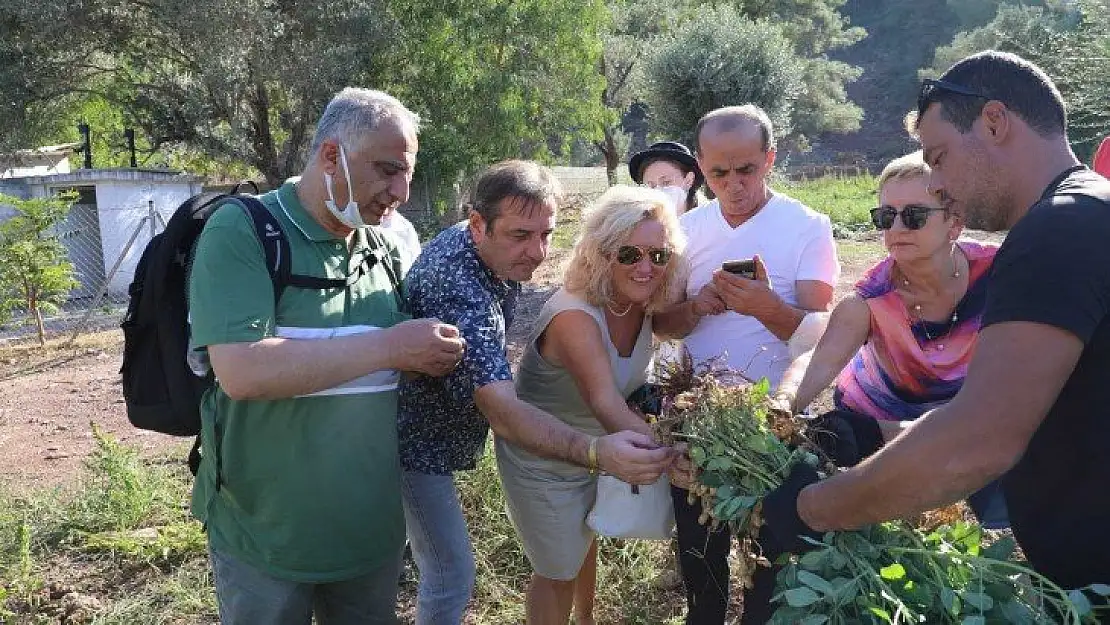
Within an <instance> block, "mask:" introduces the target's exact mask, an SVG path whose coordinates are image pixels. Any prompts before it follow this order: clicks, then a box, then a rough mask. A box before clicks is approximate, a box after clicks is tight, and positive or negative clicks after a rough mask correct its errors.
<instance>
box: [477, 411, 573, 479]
mask: <svg viewBox="0 0 1110 625" xmlns="http://www.w3.org/2000/svg"><path fill="white" fill-rule="evenodd" d="M478 407H479V409H480V410H481V411H482V414H483V415H485V417H486V419H487V420H488V421H489V424H490V427H491V428H493V432H494V433H495V434H497V435H498V436H500V437H501V438H504V439H505V440H507V441H509V442H510V443H512V444H514V445H517V446H519V447H523V448H524V449H526V450H528V451H529V452H531V453H533V454H536V455H537V456H540V457H543V458H550V459H553V460H562V461H564V462H569V463H572V464H576V465H578V466H581V467H585V466H589V458H588V454H589V447H590V440H591V439H592V438H593V437H592V436H590V435H588V434H585V433H583V432H580V431H578V430H576V429H574V428H572V427H570V426H569V425H567V424H566V423H563V422H562V421H560V420H559V419H557V418H555V417H554V416H552V415H550V414H548V413H546V412H544V411H543V410H540V409H539V408H536V407H535V406H533V405H532V404H529V403H528V402H526V401H524V400H522V399H519V398H517V397H515V396H513V397H506V396H504V395H499V396H498V397H496V399H493V400H487V401H480V402H479V405H478Z"/></svg>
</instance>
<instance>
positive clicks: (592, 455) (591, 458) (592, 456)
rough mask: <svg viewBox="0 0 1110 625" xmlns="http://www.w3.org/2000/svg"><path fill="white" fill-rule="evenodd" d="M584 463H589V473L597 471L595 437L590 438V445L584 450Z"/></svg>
mask: <svg viewBox="0 0 1110 625" xmlns="http://www.w3.org/2000/svg"><path fill="white" fill-rule="evenodd" d="M586 463H587V464H588V465H589V468H590V473H597V437H596V436H595V437H593V438H591V439H590V446H589V448H587V450H586Z"/></svg>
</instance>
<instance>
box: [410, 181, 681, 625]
mask: <svg viewBox="0 0 1110 625" xmlns="http://www.w3.org/2000/svg"><path fill="white" fill-rule="evenodd" d="M559 195H560V189H559V183H558V181H557V180H556V179H555V177H554V175H553V174H552V173H551V171H550V170H548V169H547V168H545V167H543V166H541V165H538V164H536V163H532V162H527V161H505V162H502V163H498V164H496V165H493V166H492V167H490V168H489V169H487V170H486V171H485V172H483V173H482V174H481V175H480V176H479V178H478V180H477V182H476V183H475V186H474V191H473V193H472V196H471V201H470V203H469V205H468V207H467V208H468V211H469V218H468V220H467V221H464V222H462V223H459V224H456V225H455V226H452V227H450V228H447V229H446V230H444V231H443V232H441V233H440V234H439V235H438V236H437V237H436V238H435V239H433V240H432V241H431V242H429V243H428V245H427V246H426V247H425V248H424V251H423V252H422V253H421V255H420V257H419V258H418V259H417V261H416V264H414V265H413V267H412V270H411V271H410V272H409V274H408V277H407V279H406V281H405V284H406V289H407V291H408V295H409V303H410V306H411V308H412V311H411V312H412V314H413V316H415V317H428V318H436V319H439V320H441V321H443V322H445V323H451V324H453V325H455V326H456V327H457V328H458V329H459V332H460V333H461V334H462V336H463V338H464V339H465V340H466V353H465V356H464V358H463V360H462V362H460V363H459V365H458V366H457V367H456V368H455V369H454V371H453V372H452V373H450V374H448V375H447V376H444V377H441V378H432V377H429V376H424V375H416V376H413V377H410V378H408V379H406V380H405V381H403V382H402V384H401V398H400V404H399V408H398V438H399V445H400V455H401V466H402V469H403V470H404V474H403V478H402V495H403V500H404V506H405V521H406V524H407V526H408V536H409V542H410V544H411V545H412V550H413V554H414V556H415V558H416V564H417V567H418V568H419V569H420V575H421V580H420V591H419V596H418V602H417V611H416V622H417V625H443V624H449V625H457V624H458V623H460V622H462V620H463V615H464V613H465V610H466V604H467V602H468V601H469V599H470V594H471V591H472V589H473V586H474V574H475V571H474V555H473V552H472V550H471V546H470V538H469V536H468V535H467V528H466V520H465V519H464V517H463V512H462V506H461V505H460V503H459V497H458V493H457V492H456V490H455V485H454V479H453V473H454V472H455V471H461V470H466V469H473V468H474V467H475V466H476V464H477V461H478V458H479V457H480V456H481V454H482V451H483V447H484V445H485V441H486V437H487V434H488V432H489V428H490V427H492V428H493V430H494V432H495V433H496V434H497V435H498V436H501V437H503V438H505V439H507V440H509V441H511V442H512V443H514V444H516V445H518V446H521V447H524V448H526V449H528V450H529V451H531V452H533V453H535V454H537V455H541V456H544V457H549V458H557V459H560V460H564V461H566V462H571V463H575V464H578V465H580V466H584V467H590V468H591V469H600V470H603V471H606V472H608V473H612V474H614V475H616V476H618V477H620V478H621V479H623V480H625V481H627V482H629V483H633V484H647V483H651V482H654V481H655V480H656V479H657V478H658V477H659V475H661V474H662V472H663V471H665V470H666V469H667V468H668V467H669V466H670V462H671V460H672V459H673V457H674V456H673V453H672V451H671V449H670V448H665V447H658V446H657V445H656V443H655V442H654V441H652V440H651V439H650V438H649V437H646V436H643V435H642V434H637V433H635V432H617V433H614V434H610V435H608V436H603V437H595V436H590V435H588V434H585V433H582V432H579V431H578V430H575V429H573V428H571V427H570V426H568V425H566V424H565V423H563V422H562V421H560V420H559V419H557V418H556V417H554V416H552V415H550V414H548V413H546V412H543V411H542V410H539V409H538V408H535V407H534V406H532V405H530V404H528V403H526V402H524V401H522V400H520V399H519V398H517V396H516V389H515V387H514V386H513V381H512V370H511V368H510V365H509V360H508V356H507V354H506V352H505V331H506V330H507V329H508V326H509V324H511V323H512V319H513V311H514V308H515V306H516V300H517V296H518V295H519V293H520V283H521V282H524V281H527V280H530V279H531V278H532V273H533V272H534V271H535V270H536V268H537V267H539V265H540V263H542V262H543V261H544V259H545V258H546V257H547V250H548V245H549V243H550V238H551V233H552V231H553V230H554V229H555V214H556V211H557V205H558V198H559Z"/></svg>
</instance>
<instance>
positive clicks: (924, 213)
mask: <svg viewBox="0 0 1110 625" xmlns="http://www.w3.org/2000/svg"><path fill="white" fill-rule="evenodd" d="M935 211H940V212H944V209H943V208H935V207H932V206H922V205H920V204H907V205H906V207H905V208H903V209H902V210H901V211H899V210H898V209H896V208H894V207H893V206H880V207H878V208H872V209H871V223H873V224H875V227H876V228H878V229H879V230H890V229H891V228H892V227H894V220H895V219H896V218H897V217H898V216H899V215H901V216H902V225H903V226H905V227H906V228H907V229H909V230H920V229H921V227H922V226H924V225H925V222H926V221H928V220H929V213H932V212H935Z"/></svg>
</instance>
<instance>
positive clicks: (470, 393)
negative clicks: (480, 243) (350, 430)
mask: <svg viewBox="0 0 1110 625" xmlns="http://www.w3.org/2000/svg"><path fill="white" fill-rule="evenodd" d="M405 290H406V291H407V292H408V296H409V306H410V308H411V312H412V316H413V317H415V318H419V317H435V318H437V319H439V320H440V321H442V322H444V323H450V324H452V325H454V326H456V327H458V328H459V331H460V332H461V333H462V336H463V338H465V339H466V354H465V356H464V357H463V360H462V362H460V363H459V366H458V367H456V368H455V370H454V371H452V372H451V373H450V374H448V375H446V376H444V377H441V378H433V377H429V376H426V375H412V374H410V375H406V376H405V377H404V378H402V381H401V387H400V390H401V397H400V403H399V404H398V408H397V427H398V443H399V445H400V452H401V467H402V468H404V470H406V471H413V472H416V473H428V474H432V475H446V474H449V473H451V472H454V471H460V470H463V469H473V468H474V467H475V466H476V464H477V461H478V458H479V456H481V454H482V448H483V447H484V445H485V441H486V434H487V433H488V432H489V422H487V421H486V418H485V417H484V416H482V413H481V412H480V411H479V410H478V407H477V406H476V405H475V404H474V391H476V390H478V389H479V388H481V387H483V386H485V385H487V384H490V383H493V382H500V381H503V380H505V381H511V380H512V379H513V377H512V369H511V368H510V366H509V359H508V356H507V354H506V352H505V331H506V329H507V328H508V327H509V325H510V324H511V323H512V321H513V311H514V309H515V308H516V300H517V296H518V295H519V294H520V285H519V284H517V283H516V282H511V281H507V280H501V279H499V278H497V277H496V276H494V275H493V272H492V271H490V270H489V268H488V267H486V265H485V264H484V263H482V260H481V259H480V258H479V257H478V251H477V249H475V247H474V239H473V238H472V237H471V236H470V230H469V229H468V228H467V223H466V222H462V223H460V224H456V225H454V226H451V227H450V228H447V229H446V230H444V231H443V232H441V233H439V235H438V236H437V237H436V238H434V239H432V240H431V241H430V242H429V243H428V244H427V245H426V246H425V247H424V251H423V252H421V254H420V257H419V258H418V259H417V260H416V263H415V264H414V265H413V266H412V269H411V270H410V271H409V273H408V276H407V277H406V278H405Z"/></svg>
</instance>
